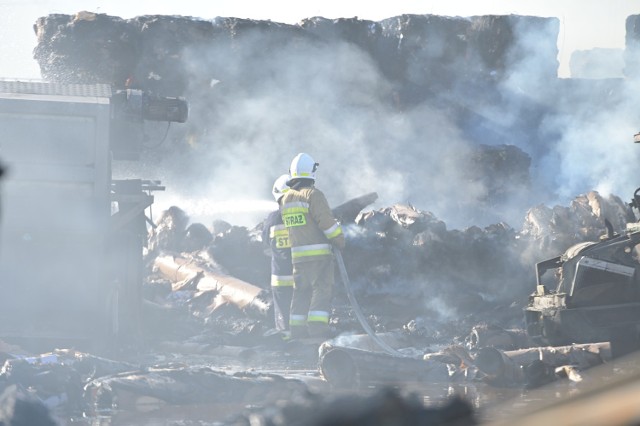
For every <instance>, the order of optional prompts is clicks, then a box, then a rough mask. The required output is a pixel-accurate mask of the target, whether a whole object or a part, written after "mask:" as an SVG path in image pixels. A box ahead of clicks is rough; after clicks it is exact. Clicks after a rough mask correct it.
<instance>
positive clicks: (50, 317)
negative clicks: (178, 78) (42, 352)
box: [0, 80, 188, 347]
mask: <svg viewBox="0 0 640 426" xmlns="http://www.w3.org/2000/svg"><path fill="white" fill-rule="evenodd" d="M187 114H188V105H187V103H186V101H185V100H183V99H181V98H162V97H159V96H156V95H153V94H150V93H146V92H143V91H134V90H121V91H117V90H114V89H113V88H112V87H111V86H109V85H105V84H68V85H64V84H57V83H49V82H40V81H17V80H16V81H14V80H0V156H1V157H2V162H3V164H4V165H6V168H7V170H6V173H5V177H4V178H3V185H2V204H3V205H2V220H1V225H2V233H1V234H0V237H1V238H0V277H1V278H0V294H1V295H2V297H0V337H1V338H3V339H29V340H32V341H35V340H45V339H55V340H56V342H60V341H61V339H62V340H66V339H72V340H74V344H76V343H77V342H87V343H88V342H107V341H112V340H113V339H115V338H120V337H122V336H123V335H124V334H126V333H134V332H135V330H136V328H137V322H138V317H139V312H140V305H141V285H142V272H143V269H142V253H143V244H144V242H145V241H146V221H147V218H146V216H145V209H146V208H147V207H149V206H150V205H151V204H152V203H153V196H152V195H151V191H153V190H162V189H163V187H161V186H160V185H159V182H154V181H145V180H142V179H124V180H115V179H113V178H112V162H113V161H116V160H120V159H127V160H135V159H137V157H138V156H139V155H140V151H141V149H142V140H143V132H144V128H143V124H144V122H145V121H146V120H152V121H166V122H169V123H171V122H184V121H186V119H187ZM76 341H77V342H76ZM78 345H79V347H82V343H78Z"/></svg>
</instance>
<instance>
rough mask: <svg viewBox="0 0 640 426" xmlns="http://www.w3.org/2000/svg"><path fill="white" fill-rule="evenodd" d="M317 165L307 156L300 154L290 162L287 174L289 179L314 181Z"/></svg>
mask: <svg viewBox="0 0 640 426" xmlns="http://www.w3.org/2000/svg"><path fill="white" fill-rule="evenodd" d="M318 166H319V164H318V163H316V162H315V161H314V160H313V158H311V156H310V155H309V154H305V153H300V154H298V155H296V156H295V157H294V158H293V161H291V167H289V174H291V179H312V180H316V169H317V168H318Z"/></svg>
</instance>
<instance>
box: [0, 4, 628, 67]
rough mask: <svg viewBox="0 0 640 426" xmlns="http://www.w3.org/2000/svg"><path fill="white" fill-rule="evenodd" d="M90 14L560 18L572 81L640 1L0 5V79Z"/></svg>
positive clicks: (562, 53) (619, 38)
mask: <svg viewBox="0 0 640 426" xmlns="http://www.w3.org/2000/svg"><path fill="white" fill-rule="evenodd" d="M81 10H88V11H92V12H98V13H106V14H108V15H113V16H119V17H121V18H125V19H127V18H132V17H135V16H139V15H156V14H158V15H182V16H193V17H198V18H202V19H213V18H215V17H218V16H221V17H236V18H247V19H259V20H272V21H275V22H283V23H289V24H295V23H297V22H299V21H301V20H302V19H304V18H310V17H313V16H322V17H325V18H331V19H333V18H352V17H355V16H357V17H358V18H360V19H370V20H376V21H377V20H381V19H385V18H389V17H393V16H397V15H402V14H435V15H443V16H474V15H488V14H497V15H508V14H516V15H530V16H543V17H557V18H558V19H560V22H561V30H560V35H559V37H558V49H559V55H558V60H559V61H560V68H559V70H558V75H559V76H560V77H569V76H570V75H569V59H570V55H571V53H572V52H573V51H574V50H585V49H591V48H594V47H598V48H619V49H622V48H624V38H625V19H626V18H627V16H629V15H634V14H640V0H535V1H532V0H491V1H486V0H393V1H387V2H364V1H348V0H324V1H300V0H275V1H263V0H212V1H211V0H210V1H202V0H181V1H159V0H135V1H130V0H109V1H104V0H103V1H93V0H82V1H80V0H29V1H24V0H0V11H1V13H0V38H1V39H2V43H0V57H2V61H0V77H5V78H7V77H8V78H29V79H32V78H35V79H37V78H39V77H40V72H39V69H38V65H37V63H36V61H35V60H34V59H33V57H32V53H31V52H32V50H33V48H34V47H35V45H36V39H35V35H34V33H33V29H32V26H33V23H34V22H35V21H36V19H37V18H38V17H41V16H46V15H48V14H51V13H62V14H73V13H75V12H78V11H81Z"/></svg>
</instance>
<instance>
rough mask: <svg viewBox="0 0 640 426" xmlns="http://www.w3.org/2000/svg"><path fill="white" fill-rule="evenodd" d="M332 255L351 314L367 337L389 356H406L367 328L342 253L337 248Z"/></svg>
mask: <svg viewBox="0 0 640 426" xmlns="http://www.w3.org/2000/svg"><path fill="white" fill-rule="evenodd" d="M333 253H334V255H335V258H336V263H337V264H338V269H339V270H340V276H341V277H342V283H343V284H344V289H345V290H346V291H347V296H348V297H349V302H350V303H351V308H352V309H353V312H354V313H355V314H356V317H357V318H358V321H359V322H360V325H361V326H362V328H363V329H364V331H365V332H366V333H367V334H368V335H369V337H371V339H372V340H373V341H374V342H376V344H377V345H378V346H380V348H382V349H383V350H384V351H385V352H386V353H388V354H389V355H393V356H399V357H406V356H407V355H405V354H403V353H401V352H398V351H397V350H395V349H393V348H392V347H391V346H389V345H388V344H386V343H385V342H384V341H383V340H382V339H380V338H379V337H378V336H377V335H376V333H375V332H374V331H373V330H372V329H371V327H370V326H369V323H368V322H367V319H366V318H365V316H364V314H363V313H362V309H360V305H359V304H358V301H357V300H356V297H355V295H354V294H353V291H352V290H351V281H350V280H349V275H348V274H347V268H345V266H344V260H343V259H342V253H341V252H340V250H338V249H337V248H334V250H333Z"/></svg>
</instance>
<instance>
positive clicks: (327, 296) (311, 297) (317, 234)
mask: <svg viewBox="0 0 640 426" xmlns="http://www.w3.org/2000/svg"><path fill="white" fill-rule="evenodd" d="M317 168H318V163H316V162H315V161H314V160H313V158H312V157H311V156H310V155H309V154H305V153H300V154H298V155H296V156H295V158H294V159H293V161H292V162H291V167H290V169H289V174H290V175H291V180H290V181H289V182H288V185H289V188H290V190H289V191H288V192H287V193H286V194H285V195H284V197H283V198H282V202H281V206H282V207H281V212H282V220H283V222H284V225H285V226H286V227H287V229H288V230H289V238H290V240H291V259H292V262H293V281H294V290H293V299H292V301H291V314H290V317H289V328H290V330H291V337H292V338H301V337H306V336H311V337H327V336H328V335H329V312H330V309H331V296H332V291H333V283H334V266H333V253H332V245H333V246H335V247H337V248H338V249H342V248H344V244H345V240H344V235H343V233H342V227H341V226H340V224H339V223H338V221H337V220H336V219H335V218H334V216H333V214H332V213H331V209H330V208H329V203H327V199H326V198H325V196H324V194H323V193H322V192H321V191H320V190H319V189H317V188H316V187H315V186H314V185H315V177H316V169H317Z"/></svg>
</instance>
